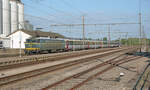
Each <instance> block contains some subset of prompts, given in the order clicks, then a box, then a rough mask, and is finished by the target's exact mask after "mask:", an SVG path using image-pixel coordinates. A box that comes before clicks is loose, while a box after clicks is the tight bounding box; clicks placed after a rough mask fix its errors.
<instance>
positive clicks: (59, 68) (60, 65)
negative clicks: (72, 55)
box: [0, 49, 130, 86]
mask: <svg viewBox="0 0 150 90" xmlns="http://www.w3.org/2000/svg"><path fill="white" fill-rule="evenodd" d="M124 50H128V49H121V50H118V51H115V52H109V53H105V54H102V55H99V56H97V57H95V56H94V57H90V58H86V59H81V61H80V60H79V61H78V62H77V61H71V62H67V63H62V64H58V65H55V66H51V67H46V68H41V69H37V70H34V71H29V72H25V73H20V74H16V75H12V76H8V77H4V78H0V81H6V80H8V79H10V78H14V77H19V76H23V78H20V79H16V80H12V81H8V82H6V83H2V84H0V86H4V85H8V84H11V83H14V82H18V81H21V80H24V79H27V78H32V77H35V76H39V75H41V74H46V73H50V72H53V71H56V70H61V69H64V68H68V67H71V66H73V65H77V64H81V63H84V62H87V61H91V59H94V58H101V57H105V56H106V55H108V54H112V53H117V52H121V51H124ZM129 51H130V50H129ZM87 59H88V60H87ZM56 67H57V68H56ZM45 69H48V71H45V72H41V73H38V74H35V75H31V76H27V77H25V76H24V75H26V74H27V75H28V74H29V73H33V72H39V71H41V70H45ZM29 75H30V74H29Z"/></svg>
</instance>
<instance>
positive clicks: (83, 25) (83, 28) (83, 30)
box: [82, 16, 85, 48]
mask: <svg viewBox="0 0 150 90" xmlns="http://www.w3.org/2000/svg"><path fill="white" fill-rule="evenodd" d="M82 33H83V47H84V48H85V24H84V16H82Z"/></svg>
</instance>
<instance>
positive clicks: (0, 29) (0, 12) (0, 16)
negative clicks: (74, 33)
mask: <svg viewBox="0 0 150 90" xmlns="http://www.w3.org/2000/svg"><path fill="white" fill-rule="evenodd" d="M2 33H3V9H2V0H0V34H2Z"/></svg>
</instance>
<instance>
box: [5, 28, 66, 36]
mask: <svg viewBox="0 0 150 90" xmlns="http://www.w3.org/2000/svg"><path fill="white" fill-rule="evenodd" d="M17 31H20V30H17ZM17 31H15V32H13V33H11V34H9V35H8V36H10V35H12V34H14V33H16V32H17ZM21 31H22V32H24V33H26V34H29V35H31V36H32V37H51V38H65V36H63V35H60V34H58V33H52V32H43V31H40V30H36V31H33V30H32V31H29V30H21ZM8 36H7V37H8Z"/></svg>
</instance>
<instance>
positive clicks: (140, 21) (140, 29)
mask: <svg viewBox="0 0 150 90" xmlns="http://www.w3.org/2000/svg"><path fill="white" fill-rule="evenodd" d="M139 33H140V36H139V45H140V52H141V49H142V43H141V42H142V40H141V37H142V36H141V35H142V14H141V0H139Z"/></svg>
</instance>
